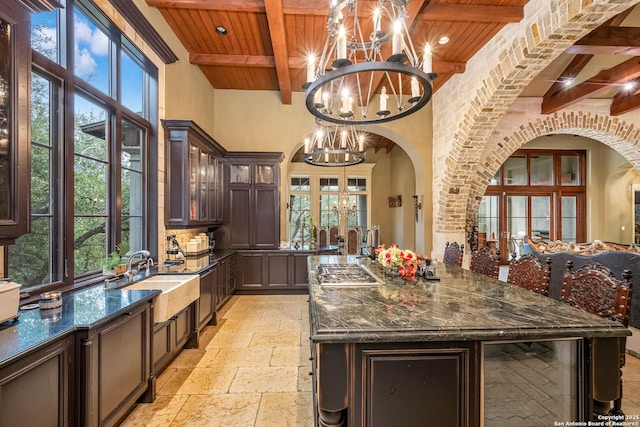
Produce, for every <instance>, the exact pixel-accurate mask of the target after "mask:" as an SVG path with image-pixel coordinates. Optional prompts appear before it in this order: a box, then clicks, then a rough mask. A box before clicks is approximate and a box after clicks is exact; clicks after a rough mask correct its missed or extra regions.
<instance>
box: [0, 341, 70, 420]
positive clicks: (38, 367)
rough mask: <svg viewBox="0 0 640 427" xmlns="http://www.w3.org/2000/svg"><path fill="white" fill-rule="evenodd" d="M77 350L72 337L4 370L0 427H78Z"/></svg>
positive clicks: (0, 381)
mask: <svg viewBox="0 0 640 427" xmlns="http://www.w3.org/2000/svg"><path fill="white" fill-rule="evenodd" d="M74 348H75V347H74V335H73V334H70V335H67V336H66V337H63V338H60V339H58V340H57V341H55V342H54V343H52V344H50V345H48V346H46V347H45V348H42V349H40V350H37V351H36V352H34V353H32V354H30V355H28V356H25V357H23V358H21V359H20V360H18V361H16V362H14V363H12V364H10V365H8V366H5V367H3V368H2V369H0V414H1V415H0V425H3V426H43V427H47V426H52V427H55V426H61V427H62V426H69V425H74V424H75V423H74V422H73V413H74V407H73V404H74V399H73V398H72V396H73V395H74V394H73V375H72V372H73V366H74V365H73V361H74ZM34 399H35V400H34ZM30 405H31V406H30ZM29 408H30V409H29Z"/></svg>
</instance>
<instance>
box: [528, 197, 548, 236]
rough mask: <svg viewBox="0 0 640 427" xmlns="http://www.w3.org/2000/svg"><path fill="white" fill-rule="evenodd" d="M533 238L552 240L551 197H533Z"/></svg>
mask: <svg viewBox="0 0 640 427" xmlns="http://www.w3.org/2000/svg"><path fill="white" fill-rule="evenodd" d="M523 231H524V230H523ZM531 236H532V237H535V238H537V239H545V240H550V239H551V197H549V196H531Z"/></svg>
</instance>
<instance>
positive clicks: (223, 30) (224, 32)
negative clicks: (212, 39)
mask: <svg viewBox="0 0 640 427" xmlns="http://www.w3.org/2000/svg"><path fill="white" fill-rule="evenodd" d="M216 33H218V34H220V35H221V36H226V35H227V29H226V28H225V27H223V26H222V25H218V26H217V27H216Z"/></svg>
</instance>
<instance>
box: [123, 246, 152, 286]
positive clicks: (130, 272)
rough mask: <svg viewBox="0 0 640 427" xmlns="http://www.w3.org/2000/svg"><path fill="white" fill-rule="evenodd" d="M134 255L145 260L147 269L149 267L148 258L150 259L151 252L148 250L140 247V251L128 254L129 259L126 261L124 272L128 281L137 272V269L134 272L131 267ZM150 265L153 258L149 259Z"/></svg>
mask: <svg viewBox="0 0 640 427" xmlns="http://www.w3.org/2000/svg"><path fill="white" fill-rule="evenodd" d="M136 256H140V258H141V259H142V260H144V261H146V263H147V271H148V268H149V260H150V259H151V252H149V251H148V250H146V249H142V250H140V251H137V252H134V253H132V254H131V255H129V260H128V261H127V272H126V273H125V274H126V275H127V278H128V279H129V281H131V279H132V278H133V275H134V274H135V273H137V271H136V272H135V273H134V271H133V270H132V268H131V261H133V259H134V258H135V257H136ZM151 265H153V260H151Z"/></svg>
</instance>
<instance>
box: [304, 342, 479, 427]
mask: <svg viewBox="0 0 640 427" xmlns="http://www.w3.org/2000/svg"><path fill="white" fill-rule="evenodd" d="M312 352H313V353H315V356H316V358H315V359H314V360H315V361H316V363H315V364H314V369H313V372H314V375H315V376H314V378H315V379H316V380H317V383H316V384H315V388H316V390H317V409H318V421H319V425H321V426H425V425H433V426H469V425H474V424H475V423H474V422H473V421H471V420H476V419H478V417H479V403H478V402H479V399H477V397H476V396H473V395H472V394H471V393H472V390H478V389H479V384H480V380H479V375H478V372H479V369H478V366H474V363H475V362H474V361H475V360H478V357H476V354H477V352H478V349H477V348H476V345H474V343H448V344H447V345H439V344H437V343H433V344H428V345H425V344H424V343H415V344H404V343H393V344H391V343H389V344H383V343H379V344H317V347H316V348H315V349H313V351H312Z"/></svg>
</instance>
